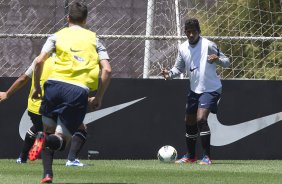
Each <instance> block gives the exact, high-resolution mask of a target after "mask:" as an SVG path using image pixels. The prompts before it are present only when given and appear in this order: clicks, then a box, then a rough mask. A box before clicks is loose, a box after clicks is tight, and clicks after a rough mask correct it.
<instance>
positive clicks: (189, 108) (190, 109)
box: [186, 91, 220, 114]
mask: <svg viewBox="0 0 282 184" xmlns="http://www.w3.org/2000/svg"><path fill="white" fill-rule="evenodd" d="M219 99H220V94H219V93H218V92H215V91H214V92H205V93H201V94H197V93H194V92H193V91H190V92H189V93H188V95H187V103H186V113H187V114H195V113H197V110H198V108H204V109H209V110H210V111H211V112H212V113H214V114H216V113H217V102H218V100H219Z"/></svg>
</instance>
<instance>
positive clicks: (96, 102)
mask: <svg viewBox="0 0 282 184" xmlns="http://www.w3.org/2000/svg"><path fill="white" fill-rule="evenodd" d="M101 105H102V103H101V100H100V99H99V98H96V97H90V98H88V107H89V109H90V110H91V111H95V110H97V109H99V108H100V107H101Z"/></svg>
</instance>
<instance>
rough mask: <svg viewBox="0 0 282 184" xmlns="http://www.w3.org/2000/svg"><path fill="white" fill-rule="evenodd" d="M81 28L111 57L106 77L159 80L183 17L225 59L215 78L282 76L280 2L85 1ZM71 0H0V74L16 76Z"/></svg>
mask: <svg viewBox="0 0 282 184" xmlns="http://www.w3.org/2000/svg"><path fill="white" fill-rule="evenodd" d="M84 2H85V3H86V4H87V5H88V7H89V15H88V20H87V27H88V28H89V29H91V30H93V31H96V32H97V34H98V35H99V37H100V39H101V41H102V42H103V43H104V44H105V46H106V47H107V50H108V52H109V55H110V57H111V61H110V62H111V65H112V68H113V77H115V78H142V77H144V78H147V77H150V78H151V77H159V76H160V67H159V65H158V63H160V64H161V65H163V66H165V67H168V68H170V67H172V66H173V64H174V61H175V58H176V55H177V47H178V44H179V43H180V42H183V41H184V40H185V39H186V38H185V36H184V33H183V23H184V20H185V19H186V18H187V17H196V18H198V19H199V20H200V23H201V29H202V35H203V36H204V37H207V38H209V39H211V40H213V41H214V42H216V43H217V44H218V45H219V47H220V48H221V50H222V51H223V52H224V53H225V54H226V55H227V56H228V57H230V59H231V63H232V64H231V66H230V68H228V69H221V68H219V69H218V72H219V74H220V75H221V77H222V78H224V79H226V78H232V79H235V78H241V79H242V78H243V79H274V80H281V79H282V54H281V48H282V38H281V36H282V13H281V10H282V8H281V7H282V6H281V2H280V0H245V1H232V0H148V1H145V0H144V1H140V0H84ZM69 3H71V0H64V1H63V0H52V1H43V0H1V1H0V44H1V47H0V76H2V77H17V76H19V75H20V74H21V73H23V72H24V71H25V70H26V69H27V67H28V66H29V65H30V63H31V62H32V60H33V59H34V58H35V57H36V55H38V54H39V53H40V50H41V48H42V45H43V44H44V42H45V40H46V38H47V36H48V35H49V34H51V33H54V32H56V31H58V30H59V29H61V28H63V27H64V26H65V25H66V14H67V9H68V4H69Z"/></svg>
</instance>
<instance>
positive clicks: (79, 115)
mask: <svg viewBox="0 0 282 184" xmlns="http://www.w3.org/2000/svg"><path fill="white" fill-rule="evenodd" d="M87 105H88V91H87V90H86V89H84V88H82V87H80V86H76V85H72V84H69V83H65V82H60V81H53V80H48V81H46V82H45V84H44V96H43V100H42V103H41V107H40V113H41V114H42V115H43V116H46V117H49V118H52V119H54V120H55V121H57V118H60V120H61V122H62V123H63V124H64V126H65V127H66V128H67V129H68V131H69V132H70V133H71V134H73V133H74V132H76V131H77V129H78V127H79V126H80V125H81V124H82V122H83V119H84V117H85V114H86V110H87Z"/></svg>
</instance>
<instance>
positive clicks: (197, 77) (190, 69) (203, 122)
mask: <svg viewBox="0 0 282 184" xmlns="http://www.w3.org/2000/svg"><path fill="white" fill-rule="evenodd" d="M184 31H185V34H186V36H187V38H188V40H187V41H185V42H184V43H182V44H181V45H180V47H179V51H178V56H177V59H176V62H175V64H174V66H173V68H172V69H171V70H169V71H168V70H166V69H164V70H163V71H162V74H163V76H164V78H165V79H172V78H174V77H176V76H178V75H180V74H181V73H184V72H186V73H187V75H188V77H189V80H190V90H189V91H188V95H187V101H186V114H185V123H186V144H187V148H188V152H187V154H185V155H184V156H183V157H182V158H181V159H179V160H177V161H176V163H194V162H196V161H197V158H196V153H195V150H196V139H197V137H198V135H199V134H200V138H201V145H202V148H203V157H202V159H201V161H200V162H199V164H202V165H210V164H211V163H212V162H211V155H210V135H211V132H210V129H209V126H208V122H207V119H208V115H209V113H210V112H211V113H217V102H218V100H219V98H220V94H221V89H222V85H221V81H220V77H219V76H218V75H217V73H216V66H217V65H219V66H222V67H228V66H229V65H230V61H229V58H228V57H226V56H225V55H224V54H223V53H222V52H221V51H220V50H219V49H218V47H217V45H216V44H215V43H213V42H211V41H209V40H207V39H206V38H203V37H202V36H201V35H200V34H201V29H200V25H199V21H198V20H197V19H195V18H190V19H187V20H186V21H185V30H184Z"/></svg>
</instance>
